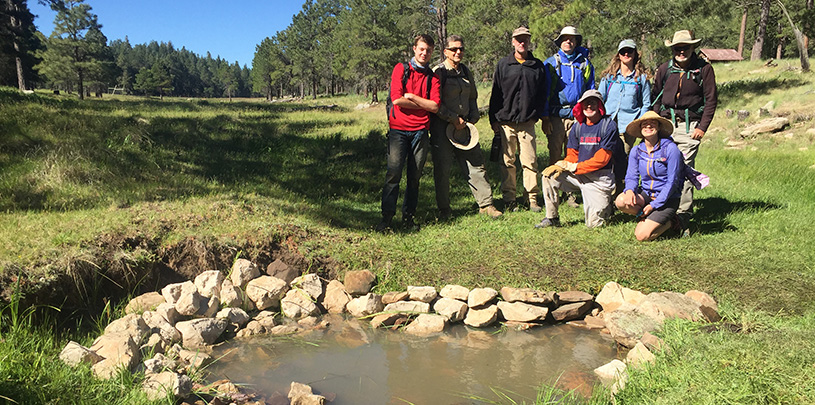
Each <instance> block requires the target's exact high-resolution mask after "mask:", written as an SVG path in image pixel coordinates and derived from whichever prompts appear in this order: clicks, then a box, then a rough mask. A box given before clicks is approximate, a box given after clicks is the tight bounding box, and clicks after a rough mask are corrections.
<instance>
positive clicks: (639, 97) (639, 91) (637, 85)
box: [606, 74, 665, 107]
mask: <svg viewBox="0 0 815 405" xmlns="http://www.w3.org/2000/svg"><path fill="white" fill-rule="evenodd" d="M618 76H621V75H616V74H615V75H614V80H608V81H606V95H608V92H609V91H610V90H611V85H612V84H614V83H619V84H622V85H626V84H633V85H634V87H635V89H636V91H637V100H642V86H640V79H641V78H642V75H640V76H639V77H637V79H636V80H635V81H633V82H629V81H627V80H617V77H618ZM662 85H663V87H664V86H665V83H663V84H662ZM652 105H653V104H652ZM649 107H651V106H649Z"/></svg>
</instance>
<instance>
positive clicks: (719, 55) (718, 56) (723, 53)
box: [699, 48, 744, 62]
mask: <svg viewBox="0 0 815 405" xmlns="http://www.w3.org/2000/svg"><path fill="white" fill-rule="evenodd" d="M699 52H701V53H702V54H703V55H704V56H705V57H706V58H707V60H708V61H710V62H734V61H739V60H744V58H742V57H741V55H739V53H738V52H736V50H735V49H712V48H702V49H700V50H699Z"/></svg>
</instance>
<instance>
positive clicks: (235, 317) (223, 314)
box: [215, 308, 252, 328]
mask: <svg viewBox="0 0 815 405" xmlns="http://www.w3.org/2000/svg"><path fill="white" fill-rule="evenodd" d="M215 317H216V318H223V319H226V320H227V321H228V322H229V323H231V324H233V325H237V326H238V327H239V328H242V327H244V326H245V325H246V324H247V323H248V322H249V320H250V319H252V318H251V317H250V316H249V314H247V313H246V311H244V310H242V309H240V308H224V309H222V310H220V311H218V313H217V314H215Z"/></svg>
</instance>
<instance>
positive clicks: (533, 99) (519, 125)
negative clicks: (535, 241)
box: [489, 27, 549, 212]
mask: <svg viewBox="0 0 815 405" xmlns="http://www.w3.org/2000/svg"><path fill="white" fill-rule="evenodd" d="M531 38H532V35H531V34H530V33H529V29H528V28H526V27H519V28H517V29H516V30H515V31H513V32H512V48H513V52H512V53H511V54H509V55H508V56H506V57H504V58H502V59H501V60H499V61H498V64H497V65H496V66H495V75H494V77H493V81H492V95H491V96H490V109H489V115H490V126H492V129H493V131H495V133H496V136H499V135H500V137H501V175H502V179H501V192H502V193H503V200H504V207H505V209H504V211H505V212H507V211H514V210H516V209H517V203H516V202H515V199H516V193H517V191H516V182H517V180H516V171H515V159H516V157H515V155H516V153H517V154H518V156H519V157H520V161H521V166H522V170H523V186H524V196H525V197H526V198H527V199H528V201H529V210H530V211H533V212H540V211H541V206H540V204H539V203H538V193H539V192H540V187H539V186H538V162H537V147H536V144H535V141H536V139H537V136H536V135H535V123H536V122H537V121H538V119H540V118H541V117H544V116H546V115H547V113H546V110H547V105H546V103H547V98H548V94H549V83H548V74H547V71H546V68H545V67H544V65H543V62H541V61H540V60H539V59H538V58H536V57H535V56H533V55H532V51H531V50H530V48H531V42H530V40H531Z"/></svg>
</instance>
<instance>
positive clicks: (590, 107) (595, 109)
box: [580, 97, 600, 121]
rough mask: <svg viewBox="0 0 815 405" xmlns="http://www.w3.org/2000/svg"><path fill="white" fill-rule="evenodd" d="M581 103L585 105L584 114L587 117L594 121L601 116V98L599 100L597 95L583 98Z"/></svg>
mask: <svg viewBox="0 0 815 405" xmlns="http://www.w3.org/2000/svg"><path fill="white" fill-rule="evenodd" d="M580 104H581V105H582V106H583V115H585V116H586V118H589V119H591V120H592V121H593V120H594V118H599V116H600V100H598V99H597V98H596V97H591V98H588V99H586V100H583V101H582V102H581V103H580Z"/></svg>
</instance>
